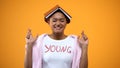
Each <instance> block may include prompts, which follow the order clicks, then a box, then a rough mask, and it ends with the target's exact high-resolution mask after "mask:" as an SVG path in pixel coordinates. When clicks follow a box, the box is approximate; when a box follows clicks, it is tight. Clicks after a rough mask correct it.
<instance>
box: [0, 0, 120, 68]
mask: <svg viewBox="0 0 120 68" xmlns="http://www.w3.org/2000/svg"><path fill="white" fill-rule="evenodd" d="M55 5H60V6H61V7H62V8H63V9H64V10H66V11H67V12H68V13H69V14H70V15H71V16H72V19H71V23H70V24H68V25H67V27H66V30H65V33H66V34H67V35H69V34H75V35H80V34H81V32H82V30H84V31H85V34H86V35H87V36H88V38H89V48H88V59H89V68H120V1H119V0H0V68H24V57H25V36H26V32H27V29H28V28H31V29H32V33H33V35H34V36H36V35H37V34H39V35H40V34H42V33H51V29H50V27H49V25H48V24H47V23H45V21H44V13H45V12H47V11H48V10H49V9H51V8H52V7H54V6H55Z"/></svg>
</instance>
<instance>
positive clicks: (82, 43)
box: [78, 31, 88, 50]
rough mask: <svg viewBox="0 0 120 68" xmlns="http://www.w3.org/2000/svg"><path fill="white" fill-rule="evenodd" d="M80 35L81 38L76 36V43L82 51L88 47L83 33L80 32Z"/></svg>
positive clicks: (86, 38)
mask: <svg viewBox="0 0 120 68" xmlns="http://www.w3.org/2000/svg"><path fill="white" fill-rule="evenodd" d="M81 35H82V36H81V37H80V36H78V43H79V45H80V47H81V49H82V50H84V49H86V48H87V47H88V37H87V36H86V35H85V34H84V31H82V33H81Z"/></svg>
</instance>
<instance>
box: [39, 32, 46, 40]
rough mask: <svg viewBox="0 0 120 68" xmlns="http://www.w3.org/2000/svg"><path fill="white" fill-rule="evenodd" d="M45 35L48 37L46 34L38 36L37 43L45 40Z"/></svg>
mask: <svg viewBox="0 0 120 68" xmlns="http://www.w3.org/2000/svg"><path fill="white" fill-rule="evenodd" d="M47 35H48V34H47V33H44V34H41V35H39V36H38V39H37V41H41V40H43V38H45V37H46V36H47Z"/></svg>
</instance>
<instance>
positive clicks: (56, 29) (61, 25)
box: [48, 12, 67, 34]
mask: <svg viewBox="0 0 120 68" xmlns="http://www.w3.org/2000/svg"><path fill="white" fill-rule="evenodd" d="M48 24H49V25H50V27H51V29H52V32H53V33H54V34H63V33H64V29H65V27H66V24H67V21H66V18H65V16H64V15H63V14H62V13H61V12H56V13H55V14H54V15H52V16H51V17H50V19H49V21H48Z"/></svg>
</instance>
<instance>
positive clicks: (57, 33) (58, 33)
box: [53, 31, 63, 35]
mask: <svg viewBox="0 0 120 68" xmlns="http://www.w3.org/2000/svg"><path fill="white" fill-rule="evenodd" d="M53 33H54V34H56V35H60V34H62V33H63V32H58V31H57V32H53Z"/></svg>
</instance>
